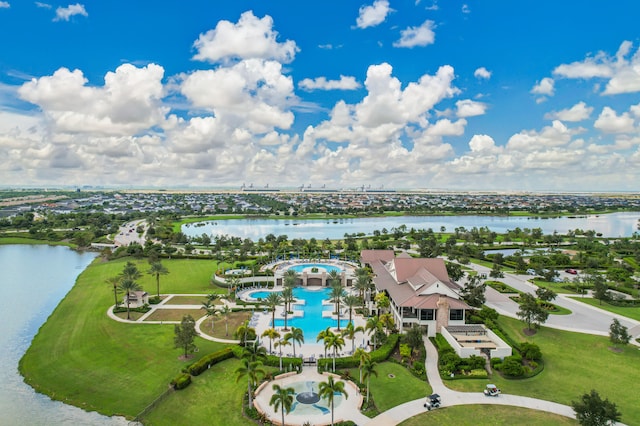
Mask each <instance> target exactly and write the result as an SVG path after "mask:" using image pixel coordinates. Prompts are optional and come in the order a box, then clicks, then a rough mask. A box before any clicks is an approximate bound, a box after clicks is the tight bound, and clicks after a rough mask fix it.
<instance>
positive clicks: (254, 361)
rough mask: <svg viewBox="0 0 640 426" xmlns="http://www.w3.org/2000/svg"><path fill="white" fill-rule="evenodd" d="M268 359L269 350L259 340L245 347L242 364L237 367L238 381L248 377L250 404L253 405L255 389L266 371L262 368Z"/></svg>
mask: <svg viewBox="0 0 640 426" xmlns="http://www.w3.org/2000/svg"><path fill="white" fill-rule="evenodd" d="M266 359H267V350H266V349H265V348H264V347H262V346H260V345H259V344H258V343H257V342H254V343H253V344H251V345H247V346H245V347H244V350H243V352H242V359H241V361H242V366H240V367H238V368H237V369H236V374H237V378H236V382H238V381H240V379H242V378H243V377H245V376H246V377H247V394H248V395H249V406H250V407H252V406H253V389H255V387H256V385H257V384H258V381H259V380H260V379H261V377H264V375H265V371H264V369H263V368H262V365H263V362H264V361H265V360H266Z"/></svg>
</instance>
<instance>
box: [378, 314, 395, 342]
mask: <svg viewBox="0 0 640 426" xmlns="http://www.w3.org/2000/svg"><path fill="white" fill-rule="evenodd" d="M380 322H381V323H382V326H383V327H384V330H385V332H386V333H387V336H388V335H389V333H390V332H391V330H392V329H393V327H395V325H396V322H395V321H394V320H393V315H391V314H390V313H389V312H387V313H386V314H382V315H380Z"/></svg>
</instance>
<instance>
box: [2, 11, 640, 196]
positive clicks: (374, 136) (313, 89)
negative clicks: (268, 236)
mask: <svg viewBox="0 0 640 426" xmlns="http://www.w3.org/2000/svg"><path fill="white" fill-rule="evenodd" d="M639 12H640V4H639V3H638V2H635V1H620V2H604V1H586V2H580V3H578V2H558V1H549V0H540V1H536V2H514V1H507V0H502V1H498V0H493V1H492V0H484V1H479V0H469V1H456V0H450V1H442V0H441V1H432V0H429V1H427V0H418V1H416V0H412V1H399V0H398V1H393V0H388V1H387V0H376V1H368V0H367V1H363V2H359V1H344V0H342V1H333V0H327V1H322V2H299V1H298V2H293V1H276V0H272V1H265V0H261V1H234V2H212V1H204V0H202V1H201V0H190V1H187V2H184V1H182V2H181V1H154V2H150V1H146V0H140V1H135V2H130V1H127V2H125V1H120V0H111V1H108V2H105V1H85V2H82V3H66V2H65V3H56V2H44V1H43V2H31V1H24V0H21V1H17V0H0V37H1V39H2V40H3V43H2V50H1V52H2V54H0V184H3V185H18V186H20V185H24V186H27V185H29V186H31V185H38V186H56V185H103V186H126V187H139V188H142V187H165V188H168V187H194V188H195V187H199V188H200V187H239V185H241V184H242V183H246V184H247V185H249V184H250V183H253V184H254V186H264V185H267V184H269V185H270V186H271V187H275V186H278V187H295V186H299V185H301V184H305V185H312V186H314V187H319V186H322V185H326V186H327V187H332V188H345V189H346V188H355V187H357V186H361V185H371V187H372V188H378V187H382V186H384V187H386V188H396V189H431V190H435V189H447V190H508V191H520V190H521V191H637V190H638V185H637V183H638V182H640V148H639V147H640V96H639V93H640V53H639V52H640V51H639V50H638V48H639V47H640V38H639V34H638V33H639V32H638V30H637V24H636V22H635V20H636V19H635V18H636V17H637V16H639Z"/></svg>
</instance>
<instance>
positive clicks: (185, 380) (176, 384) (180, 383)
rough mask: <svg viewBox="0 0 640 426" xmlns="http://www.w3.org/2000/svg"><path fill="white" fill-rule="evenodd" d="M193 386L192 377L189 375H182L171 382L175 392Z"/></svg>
mask: <svg viewBox="0 0 640 426" xmlns="http://www.w3.org/2000/svg"><path fill="white" fill-rule="evenodd" d="M190 384H191V375H190V374H189V373H182V374H180V375H179V376H178V377H176V378H175V379H173V380H172V381H171V386H172V387H173V388H174V389H175V390H180V389H184V388H186V387H187V386H189V385H190Z"/></svg>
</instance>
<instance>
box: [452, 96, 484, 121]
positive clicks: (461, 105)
mask: <svg viewBox="0 0 640 426" xmlns="http://www.w3.org/2000/svg"><path fill="white" fill-rule="evenodd" d="M456 108H457V111H456V115H457V116H458V117H463V118H464V117H474V116H476V115H483V114H484V113H485V111H486V110H487V104H485V103H482V102H477V101H472V100H471V99H464V100H460V101H457V102H456Z"/></svg>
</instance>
